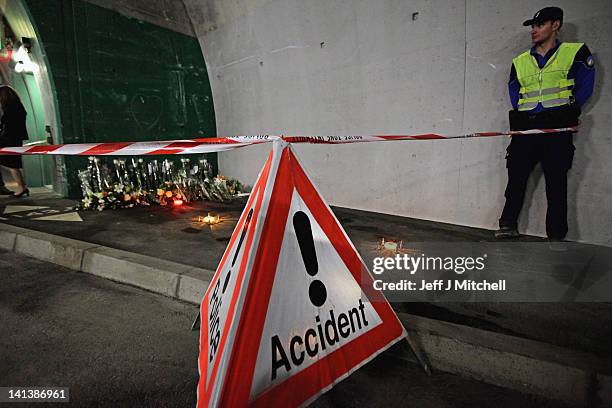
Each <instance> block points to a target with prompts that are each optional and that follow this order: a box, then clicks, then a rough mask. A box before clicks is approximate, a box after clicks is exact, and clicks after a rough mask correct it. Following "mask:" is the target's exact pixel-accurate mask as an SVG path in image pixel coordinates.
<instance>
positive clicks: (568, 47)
mask: <svg viewBox="0 0 612 408" xmlns="http://www.w3.org/2000/svg"><path fill="white" fill-rule="evenodd" d="M583 45H584V44H583V43H561V44H560V45H559V48H557V51H555V53H554V54H553V55H552V56H551V57H550V58H549V60H548V61H547V62H546V65H544V67H543V68H542V69H540V67H538V61H537V60H536V58H535V57H534V56H533V55H531V52H530V51H525V52H524V53H522V54H521V55H519V56H518V57H516V58H514V59H513V60H512V63H513V64H514V68H515V69H516V76H517V78H518V80H519V83H520V84H521V90H520V96H519V101H518V110H520V111H528V110H532V109H533V108H535V107H536V106H538V103H541V104H542V106H543V107H545V108H552V107H555V106H563V105H568V104H570V102H571V101H572V98H573V96H572V88H573V87H574V80H573V79H568V78H567V73H568V72H569V70H570V68H571V67H572V64H573V63H574V57H575V56H576V53H577V52H578V50H579V49H580V47H582V46H583Z"/></svg>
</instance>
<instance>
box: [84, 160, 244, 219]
mask: <svg viewBox="0 0 612 408" xmlns="http://www.w3.org/2000/svg"><path fill="white" fill-rule="evenodd" d="M79 180H80V182H81V189H82V191H83V199H82V200H81V201H80V203H79V205H78V206H77V208H78V209H83V210H99V211H102V210H105V209H117V208H131V207H135V206H148V205H151V204H159V205H168V204H171V203H173V202H175V201H176V200H183V201H184V202H190V201H195V200H214V201H229V200H231V199H233V198H234V197H236V196H237V195H238V194H240V193H241V192H242V191H243V186H242V185H241V184H240V182H239V181H237V180H234V179H230V178H227V177H224V176H213V175H212V166H211V165H210V164H209V163H208V161H207V160H206V159H200V160H199V161H197V164H195V165H193V166H190V159H188V158H182V159H181V166H180V168H179V169H177V168H176V167H175V165H174V163H172V162H171V161H169V160H167V159H166V160H164V161H162V162H161V163H159V162H158V161H157V160H151V161H150V162H148V163H145V161H144V160H143V159H142V158H139V159H135V158H131V159H128V160H124V159H115V160H113V161H112V162H109V163H105V162H103V161H101V160H100V159H99V158H97V157H93V156H92V157H89V164H88V166H87V169H85V170H80V171H79Z"/></svg>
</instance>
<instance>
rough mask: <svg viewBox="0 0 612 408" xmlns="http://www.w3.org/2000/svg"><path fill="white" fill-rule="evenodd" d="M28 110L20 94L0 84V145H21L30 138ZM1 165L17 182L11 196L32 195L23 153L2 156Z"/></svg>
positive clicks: (0, 158) (0, 157)
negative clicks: (27, 183)
mask: <svg viewBox="0 0 612 408" xmlns="http://www.w3.org/2000/svg"><path fill="white" fill-rule="evenodd" d="M26 115H27V113H26V110H25V108H24V107H23V104H22V103H21V100H20V99H19V95H17V92H15V90H14V89H13V88H11V87H10V86H8V85H2V86H0V116H1V119H0V147H11V146H21V145H22V142H23V141H24V140H27V139H28V131H27V129H26ZM0 166H4V167H6V168H7V169H8V170H9V171H10V173H11V176H13V179H14V180H15V182H16V183H17V191H15V192H14V193H13V194H12V196H11V197H14V198H21V197H27V196H29V195H30V190H28V188H27V187H26V185H25V183H24V181H23V176H22V174H21V169H22V168H23V163H22V160H21V155H15V156H3V155H2V156H0Z"/></svg>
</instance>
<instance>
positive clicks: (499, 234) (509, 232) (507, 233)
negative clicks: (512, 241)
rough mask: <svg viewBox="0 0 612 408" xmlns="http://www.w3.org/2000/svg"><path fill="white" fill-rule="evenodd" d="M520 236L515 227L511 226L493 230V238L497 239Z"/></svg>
mask: <svg viewBox="0 0 612 408" xmlns="http://www.w3.org/2000/svg"><path fill="white" fill-rule="evenodd" d="M520 236H521V234H519V232H518V231H517V229H516V228H512V227H501V228H500V229H498V230H497V231H495V238H497V239H509V238H518V237H520Z"/></svg>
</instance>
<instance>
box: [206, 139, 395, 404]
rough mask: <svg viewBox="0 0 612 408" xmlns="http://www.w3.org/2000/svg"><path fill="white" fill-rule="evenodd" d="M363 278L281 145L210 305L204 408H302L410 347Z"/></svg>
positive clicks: (356, 259)
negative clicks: (392, 350) (397, 348)
mask: <svg viewBox="0 0 612 408" xmlns="http://www.w3.org/2000/svg"><path fill="white" fill-rule="evenodd" d="M364 271H367V268H366V266H365V264H364V263H363V260H362V259H361V258H360V256H359V254H358V253H357V251H356V250H355V248H354V246H353V245H352V243H351V242H350V240H349V238H348V236H347V235H346V233H345V232H344V230H343V229H342V227H341V226H340V224H339V222H338V220H337V219H336V217H335V216H334V215H333V213H332V212H331V210H330V209H329V207H328V206H327V205H326V204H325V202H324V201H323V199H322V197H321V195H320V194H319V192H318V191H317V189H316V188H315V187H314V185H313V183H312V181H311V180H310V179H309V178H308V176H307V175H306V173H305V172H304V169H303V168H302V166H301V165H300V163H299V162H298V160H297V158H296V156H295V154H294V152H293V151H292V150H291V148H290V147H289V146H288V145H287V144H286V143H285V142H283V141H277V142H275V143H274V147H273V152H272V153H271V155H270V157H269V158H268V160H267V162H266V164H265V166H264V168H263V170H262V172H261V174H260V175H259V177H258V179H257V182H256V183H255V186H254V188H253V192H252V194H251V197H250V199H249V202H248V203H247V206H246V208H245V210H244V212H243V214H242V216H241V217H240V220H239V222H238V224H237V226H236V229H235V230H234V233H233V235H232V238H231V240H230V243H229V245H228V248H227V250H226V252H225V254H224V255H223V258H222V260H221V263H220V264H219V268H218V269H217V272H216V273H215V276H214V278H213V280H212V282H211V285H210V287H209V288H208V291H207V292H206V295H205V296H204V299H203V302H202V306H201V315H202V328H201V334H200V360H199V368H200V382H199V385H198V406H199V407H206V406H224V407H225V406H227V407H229V406H246V405H251V406H263V407H269V406H278V405H281V406H299V405H302V404H304V403H307V402H309V401H311V400H313V399H314V398H316V397H317V396H318V395H320V394H321V393H323V392H325V391H327V390H328V389H330V388H331V387H332V386H333V385H334V384H336V383H337V382H338V381H340V380H342V379H343V378H345V377H347V376H348V375H349V374H350V373H351V372H353V371H354V370H355V369H357V368H359V367H360V366H361V365H363V364H365V363H366V362H368V361H369V360H371V359H372V358H374V357H375V356H376V355H377V354H379V353H380V352H382V351H383V350H385V349H386V348H388V347H389V346H391V345H392V344H394V343H395V342H397V341H398V340H400V339H402V338H403V337H404V336H405V335H406V333H405V330H404V328H403V327H402V325H401V323H400V322H399V320H398V319H397V316H396V315H395V313H394V312H393V310H392V309H391V307H390V305H389V304H388V303H387V302H386V301H385V300H384V297H383V296H382V294H380V293H372V291H371V290H370V291H368V292H367V293H366V292H364V291H363V290H362V287H371V281H370V282H364V280H371V277H370V275H369V274H368V273H367V272H366V273H364ZM374 295H375V296H376V301H371V300H373V296H374Z"/></svg>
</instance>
